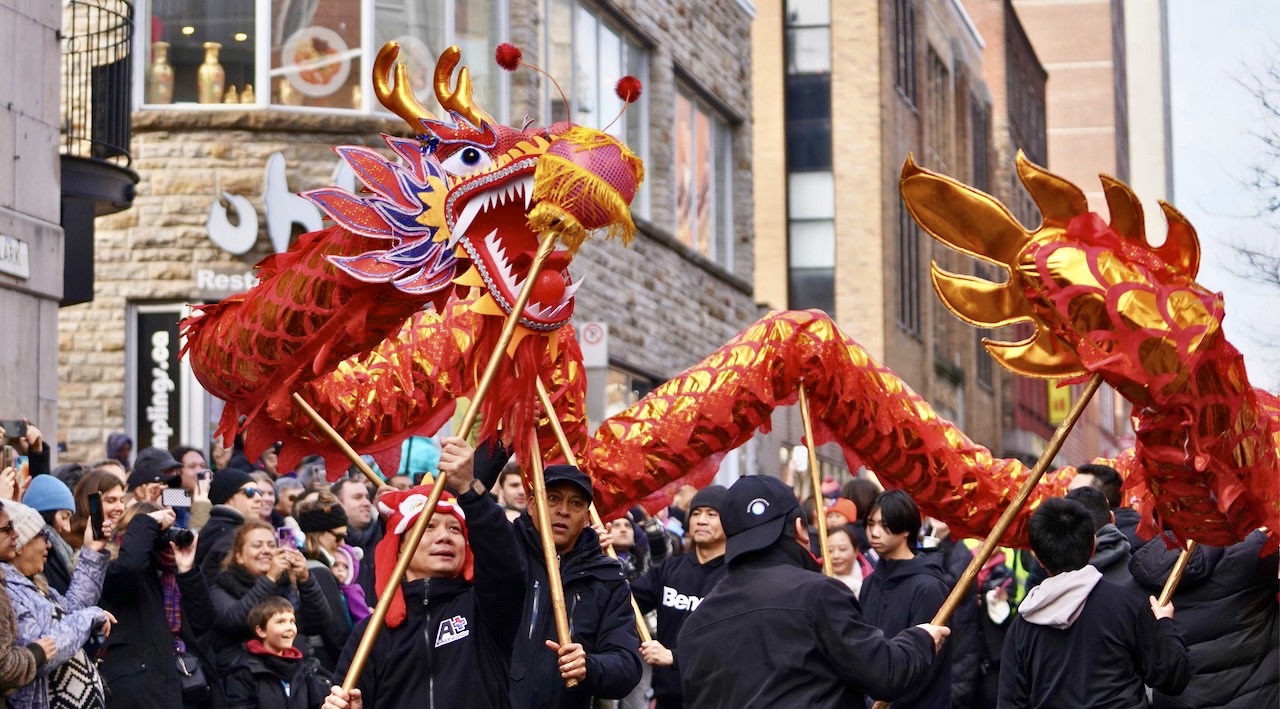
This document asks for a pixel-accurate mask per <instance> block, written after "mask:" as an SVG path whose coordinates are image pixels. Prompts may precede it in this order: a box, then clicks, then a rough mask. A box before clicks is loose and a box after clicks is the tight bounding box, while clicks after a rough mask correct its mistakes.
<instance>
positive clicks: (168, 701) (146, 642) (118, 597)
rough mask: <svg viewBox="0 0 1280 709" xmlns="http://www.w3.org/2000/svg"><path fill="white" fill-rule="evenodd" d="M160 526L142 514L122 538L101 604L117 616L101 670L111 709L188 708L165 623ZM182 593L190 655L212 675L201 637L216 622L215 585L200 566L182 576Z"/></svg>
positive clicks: (183, 634)
mask: <svg viewBox="0 0 1280 709" xmlns="http://www.w3.org/2000/svg"><path fill="white" fill-rule="evenodd" d="M159 533H160V524H159V523H158V522H156V521H155V520H154V519H152V518H150V517H148V516H146V515H138V516H137V517H134V518H133V521H132V522H131V523H130V524H129V529H128V530H127V531H126V532H125V535H124V537H123V538H122V539H121V540H120V553H119V555H118V556H117V557H116V558H115V559H114V560H113V561H112V562H111V565H110V566H108V567H107V578H106V580H105V581H104V582H103V584H102V597H101V599H100V600H99V605H100V606H101V607H102V609H103V610H105V611H109V612H110V613H111V614H112V615H114V616H115V617H116V620H117V621H118V622H117V624H116V625H115V626H114V627H113V628H112V630H111V637H109V638H108V639H107V643H106V654H105V655H104V657H103V659H102V662H101V664H100V665H99V666H98V669H99V671H100V672H101V673H102V679H103V681H104V682H105V683H106V684H107V687H108V690H109V692H108V697H107V706H108V707H127V708H128V709H151V708H152V707H155V708H157V709H175V708H176V707H181V706H182V685H181V683H180V681H179V679H178V670H177V666H176V665H175V664H174V659H173V656H174V636H173V634H172V633H170V632H169V628H168V624H167V621H166V620H165V611H164V596H163V592H162V591H161V586H160V572H159V570H158V568H157V567H156V565H155V561H154V559H155V557H154V555H153V554H152V548H153V547H154V546H155V540H156V537H157V535H159ZM177 579H178V590H179V591H180V592H181V594H182V631H181V633H180V636H181V639H182V641H183V643H184V644H185V645H186V646H187V651H188V652H191V653H194V654H195V655H196V656H197V657H199V658H200V661H201V663H203V664H204V666H205V669H206V676H209V677H210V678H212V673H211V670H212V667H213V665H212V663H211V662H210V661H209V660H210V658H209V655H208V653H206V652H205V651H204V647H203V646H202V645H201V644H200V643H198V642H197V640H196V638H197V636H199V635H201V634H203V633H205V632H207V631H208V630H209V629H210V628H211V627H212V624H213V603H212V602H211V601H210V599H209V587H208V585H207V584H206V583H205V580H204V576H203V575H202V574H201V573H200V570H199V568H198V567H196V568H193V569H191V570H190V571H188V572H187V573H185V574H178V576H177Z"/></svg>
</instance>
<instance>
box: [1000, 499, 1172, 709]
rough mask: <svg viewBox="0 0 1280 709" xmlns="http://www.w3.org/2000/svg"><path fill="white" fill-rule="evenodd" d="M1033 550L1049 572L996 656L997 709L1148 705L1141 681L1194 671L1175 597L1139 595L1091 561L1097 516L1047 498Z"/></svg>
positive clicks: (1033, 526)
mask: <svg viewBox="0 0 1280 709" xmlns="http://www.w3.org/2000/svg"><path fill="white" fill-rule="evenodd" d="M1030 537H1031V552H1032V554H1034V555H1035V557H1036V559H1037V560H1038V561H1039V562H1040V563H1041V564H1042V565H1044V567H1045V569H1046V570H1047V571H1048V573H1049V578H1047V579H1045V581H1044V583H1041V584H1040V585H1039V586H1037V587H1036V588H1034V589H1032V590H1031V592H1029V593H1028V594H1027V597H1026V598H1025V599H1023V601H1022V605H1021V606H1020V607H1019V609H1018V617H1017V618H1015V619H1014V621H1013V625H1012V626H1011V627H1010V629H1009V635H1008V637H1007V638H1006V639H1005V644H1004V652H1003V655H1002V657H1001V659H1000V699H999V707H1000V709H1005V708H1006V707H1010V708H1011V707H1126V708H1128V707H1145V706H1147V697H1146V689H1145V687H1144V684H1145V685H1150V686H1152V687H1155V688H1156V689H1158V690H1160V691H1161V692H1163V693H1165V694H1178V693H1180V692H1182V690H1183V688H1185V687H1186V686H1187V682H1188V681H1189V680H1190V678H1191V664H1190V661H1189V658H1188V654H1187V646H1186V643H1184V642H1183V640H1182V636H1181V635H1179V634H1178V631H1177V629H1176V628H1175V627H1174V624H1173V606H1172V605H1167V606H1159V605H1157V602H1156V599H1155V597H1154V596H1151V597H1149V598H1148V603H1149V604H1150V611H1149V612H1148V610H1147V609H1146V608H1143V607H1142V601H1141V599H1140V598H1138V597H1137V596H1135V595H1134V594H1131V593H1128V592H1126V591H1125V590H1123V589H1122V587H1120V586H1117V585H1115V584H1113V583H1111V582H1109V581H1106V580H1104V579H1103V578H1102V574H1101V572H1099V571H1098V570H1097V569H1096V568H1094V567H1092V566H1090V565H1089V558H1090V557H1091V556H1093V550H1094V534H1093V519H1092V517H1091V516H1090V514H1089V512H1088V511H1087V510H1085V508H1084V506H1083V505H1081V504H1080V503H1078V502H1075V501H1073V500H1067V499H1062V498H1057V499H1050V500H1045V501H1044V502H1043V503H1042V504H1041V505H1040V508H1039V509H1037V510H1036V511H1035V513H1034V514H1032V515H1031V523H1030Z"/></svg>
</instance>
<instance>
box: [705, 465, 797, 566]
mask: <svg viewBox="0 0 1280 709" xmlns="http://www.w3.org/2000/svg"><path fill="white" fill-rule="evenodd" d="M800 514H801V513H800V501H799V500H797V499H796V495H795V493H794V492H792V491H791V488H790V487H788V486H787V484H786V483H784V482H782V481H781V480H779V479H778V478H775V477H770V476H768V475H747V476H745V477H741V478H738V480H737V482H735V483H734V484H733V485H732V486H730V487H729V489H728V490H727V491H726V492H725V495H724V499H723V500H722V501H721V503H720V524H721V526H723V527H724V533H725V535H726V536H727V537H728V541H727V542H726V543H725V554H724V558H725V562H731V561H733V560H734V558H736V557H738V556H741V555H742V554H746V553H748V552H753V551H757V550H759V549H764V548H765V547H768V546H770V545H772V544H773V543H774V542H776V541H778V539H779V538H780V537H781V536H782V534H783V532H785V531H786V528H787V522H789V521H791V520H792V519H795V518H796V517H797V516H799V515H800Z"/></svg>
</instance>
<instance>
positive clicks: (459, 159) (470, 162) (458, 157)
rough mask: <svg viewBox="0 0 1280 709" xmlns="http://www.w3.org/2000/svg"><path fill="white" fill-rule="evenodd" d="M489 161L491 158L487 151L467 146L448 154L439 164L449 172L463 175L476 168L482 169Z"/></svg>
mask: <svg viewBox="0 0 1280 709" xmlns="http://www.w3.org/2000/svg"><path fill="white" fill-rule="evenodd" d="M490 162H491V159H490V158H489V154H488V153H486V152H485V151H483V150H481V149H479V148H476V147H472V146H468V147H465V148H463V149H462V150H459V151H458V152H456V153H454V154H453V155H450V156H449V157H448V158H446V159H445V160H444V162H442V163H440V166H441V167H443V168H444V169H445V170H447V171H448V172H449V173H451V174H454V175H464V174H467V173H471V172H475V171H476V170H483V169H484V168H486V167H488V166H489V163H490Z"/></svg>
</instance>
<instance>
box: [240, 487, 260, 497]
mask: <svg viewBox="0 0 1280 709" xmlns="http://www.w3.org/2000/svg"><path fill="white" fill-rule="evenodd" d="M240 492H243V493H244V496H245V497H247V498H249V499H250V500H252V499H253V498H255V497H257V496H258V495H261V494H262V491H261V490H259V489H258V488H256V487H242V488H240Z"/></svg>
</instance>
